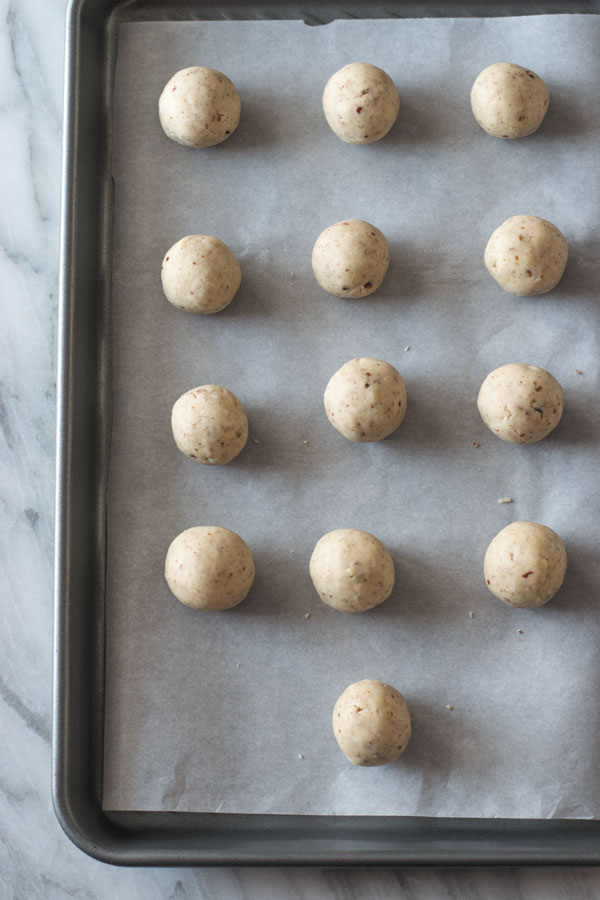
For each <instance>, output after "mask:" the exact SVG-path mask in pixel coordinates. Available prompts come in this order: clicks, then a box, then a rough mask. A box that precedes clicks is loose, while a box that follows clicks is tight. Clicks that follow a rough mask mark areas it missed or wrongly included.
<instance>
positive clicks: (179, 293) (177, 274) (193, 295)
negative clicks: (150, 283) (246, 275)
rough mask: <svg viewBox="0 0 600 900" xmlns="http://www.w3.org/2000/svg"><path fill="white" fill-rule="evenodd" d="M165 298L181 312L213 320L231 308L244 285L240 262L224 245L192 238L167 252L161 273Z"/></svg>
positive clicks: (199, 236) (207, 238) (212, 239)
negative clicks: (213, 316) (211, 316)
mask: <svg viewBox="0 0 600 900" xmlns="http://www.w3.org/2000/svg"><path fill="white" fill-rule="evenodd" d="M160 276H161V279H162V286H163V291H164V294H165V297H166V298H167V300H168V301H169V303H171V304H172V305H173V306H176V307H177V309H182V310H183V311H184V312H189V313H202V314H203V315H206V316H210V315H212V314H213V313H217V312H220V311H221V310H222V309H225V307H226V306H229V304H230V303H231V301H232V300H233V298H234V297H235V295H236V293H237V289H238V288H239V286H240V284H241V281H242V272H241V269H240V267H239V265H238V261H237V259H236V258H235V256H234V255H233V253H232V252H231V250H230V249H229V247H227V246H226V245H225V244H224V243H223V241H220V240H219V238H216V237H211V236H210V235H208V234H190V235H188V236H187V237H183V238H181V240H179V241H177V243H176V244H173V246H172V247H171V249H170V250H167V252H166V254H165V258H164V259H163V263H162V269H161V273H160Z"/></svg>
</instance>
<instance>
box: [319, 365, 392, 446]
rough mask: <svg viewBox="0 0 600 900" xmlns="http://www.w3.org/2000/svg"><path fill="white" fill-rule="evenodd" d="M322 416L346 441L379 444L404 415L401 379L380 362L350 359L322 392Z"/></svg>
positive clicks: (389, 367) (390, 368) (388, 366)
mask: <svg viewBox="0 0 600 900" xmlns="http://www.w3.org/2000/svg"><path fill="white" fill-rule="evenodd" d="M323 399H324V403H325V412H326V413H327V418H328V419H329V421H330V422H331V424H332V425H333V427H334V428H337V430H338V431H339V432H340V434H343V435H344V437H345V438H348V440H349V441H356V442H358V443H361V444H364V443H368V442H369V441H380V440H382V438H386V437H388V435H390V434H391V433H392V432H393V431H395V430H396V428H398V426H399V425H400V423H401V422H402V420H403V418H404V416H405V414H406V388H405V386H404V381H403V380H402V376H401V375H400V373H399V372H397V371H396V369H395V368H394V367H393V366H390V364H389V363H386V362H383V360H381V359H366V358H361V359H351V360H350V361H349V362H347V363H344V365H343V366H342V367H341V369H338V370H337V372H336V373H335V375H332V377H331V379H330V381H329V384H328V385H327V387H326V388H325V396H324V398H323Z"/></svg>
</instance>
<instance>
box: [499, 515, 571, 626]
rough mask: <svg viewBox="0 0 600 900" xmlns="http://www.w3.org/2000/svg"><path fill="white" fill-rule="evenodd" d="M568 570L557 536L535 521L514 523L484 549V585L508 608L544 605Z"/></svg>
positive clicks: (560, 542) (562, 547) (565, 556)
mask: <svg viewBox="0 0 600 900" xmlns="http://www.w3.org/2000/svg"><path fill="white" fill-rule="evenodd" d="M566 571H567V552H566V550H565V547H564V544H563V542H562V541H561V539H560V538H559V536H558V535H557V534H556V533H555V532H554V531H552V529H551V528H547V527H546V526H545V525H538V523H537V522H513V523H512V524H511V525H507V526H506V528H503V529H502V531H500V532H499V533H498V534H497V535H496V537H495V538H494V540H493V541H492V542H491V544H490V546H489V547H488V548H487V551H486V554H485V559H484V563H483V574H484V577H485V583H486V584H487V586H488V588H489V589H490V591H491V592H492V594H494V595H495V596H496V597H499V599H500V600H502V601H503V602H504V603H506V604H507V605H508V606H515V607H517V608H518V609H527V608H528V607H532V606H543V605H544V603H547V602H548V600H551V599H552V597H554V595H555V594H556V592H557V591H558V589H559V588H560V586H561V584H562V583H563V581H564V578H565V573H566Z"/></svg>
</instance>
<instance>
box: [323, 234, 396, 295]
mask: <svg viewBox="0 0 600 900" xmlns="http://www.w3.org/2000/svg"><path fill="white" fill-rule="evenodd" d="M389 263H390V248H389V246H388V242H387V241H386V239H385V237H384V235H383V234H382V232H381V231H380V230H379V228H376V227H375V226H374V225H370V224H369V223H368V222H363V220H362V219H345V220H344V221H343V222H336V224H335V225H330V226H329V228H326V229H325V231H323V232H322V233H321V234H320V235H319V237H318V238H317V240H316V243H315V246H314V247H313V252H312V267H313V272H314V273H315V278H316V279H317V281H318V283H319V284H320V285H321V287H322V288H323V290H325V291H327V293H328V294H333V295H334V296H335V297H350V298H352V299H356V298H360V297H368V296H369V294H372V293H373V291H376V290H377V288H378V287H379V286H380V285H381V282H382V281H383V279H384V278H385V273H386V272H387V270H388V266H389Z"/></svg>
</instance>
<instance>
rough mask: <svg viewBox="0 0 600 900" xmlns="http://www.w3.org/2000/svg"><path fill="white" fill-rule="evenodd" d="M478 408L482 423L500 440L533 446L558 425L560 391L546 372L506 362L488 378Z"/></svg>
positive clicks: (521, 364)
mask: <svg viewBox="0 0 600 900" xmlns="http://www.w3.org/2000/svg"><path fill="white" fill-rule="evenodd" d="M477 408H478V410H479V413H480V415H481V418H482V419H483V421H484V424H485V425H487V427H488V428H489V429H490V431H493V432H494V434H497V435H498V437H499V438H502V440H503V441H510V442H511V443H512V444H535V442H536V441H541V440H542V438H545V437H546V435H548V434H550V432H551V431H553V430H554V429H555V428H556V426H557V425H558V423H559V422H560V418H561V416H562V413H563V392H562V388H561V386H560V384H559V383H558V381H557V380H556V378H555V377H554V376H553V375H551V374H550V372H546V370H545V369H540V368H539V367H538V366H528V365H525V364H524V363H509V364H508V365H506V366H500V368H498V369H494V371H493V372H490V374H489V375H488V376H487V378H486V379H485V381H484V382H483V384H482V385H481V388H480V391H479V396H478V397H477Z"/></svg>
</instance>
